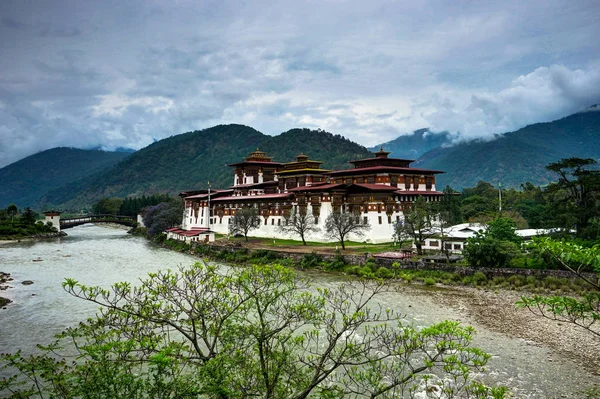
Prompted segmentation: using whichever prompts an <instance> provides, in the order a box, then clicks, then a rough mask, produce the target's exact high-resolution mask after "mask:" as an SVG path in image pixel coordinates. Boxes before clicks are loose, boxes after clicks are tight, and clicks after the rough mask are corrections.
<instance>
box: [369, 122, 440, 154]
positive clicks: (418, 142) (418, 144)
mask: <svg viewBox="0 0 600 399" xmlns="http://www.w3.org/2000/svg"><path fill="white" fill-rule="evenodd" d="M445 144H450V137H449V134H448V133H447V132H442V133H434V132H431V131H429V129H419V130H415V131H414V132H413V133H412V134H408V135H405V136H399V137H398V138H396V139H394V140H392V141H388V142H387V143H382V144H378V145H376V146H374V147H371V148H369V149H370V150H371V151H378V150H379V149H380V148H382V147H383V149H384V150H386V151H389V152H391V154H390V157H394V158H403V159H417V158H419V157H420V156H421V155H423V154H425V153H426V152H429V151H431V150H433V149H435V148H438V147H441V146H443V145H445Z"/></svg>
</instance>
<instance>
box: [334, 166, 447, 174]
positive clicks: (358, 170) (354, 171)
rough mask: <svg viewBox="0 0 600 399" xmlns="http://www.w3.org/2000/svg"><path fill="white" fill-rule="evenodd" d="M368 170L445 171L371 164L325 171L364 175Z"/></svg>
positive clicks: (426, 172) (430, 172)
mask: <svg viewBox="0 0 600 399" xmlns="http://www.w3.org/2000/svg"><path fill="white" fill-rule="evenodd" d="M367 172H381V173H384V172H404V173H413V174H414V173H424V174H437V173H444V172H443V171H441V170H430V169H421V168H401V167H399V166H369V167H368V168H354V169H343V170H334V171H333V172H329V173H325V174H326V175H362V174H365V173H367Z"/></svg>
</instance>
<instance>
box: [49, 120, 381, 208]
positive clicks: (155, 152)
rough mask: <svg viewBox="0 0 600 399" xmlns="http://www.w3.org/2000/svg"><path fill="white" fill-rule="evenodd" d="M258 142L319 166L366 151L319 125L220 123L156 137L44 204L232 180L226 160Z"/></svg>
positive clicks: (84, 203)
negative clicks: (273, 132) (273, 128)
mask: <svg viewBox="0 0 600 399" xmlns="http://www.w3.org/2000/svg"><path fill="white" fill-rule="evenodd" d="M257 147H258V148H260V149H261V150H263V151H266V152H267V154H268V155H269V156H273V157H274V160H275V161H278V162H289V161H292V160H294V157H295V156H296V155H298V154H299V153H301V152H303V153H305V154H307V155H309V156H310V157H311V158H313V159H317V160H322V161H324V162H325V165H324V167H328V168H347V167H348V164H347V162H348V161H349V160H351V159H355V158H362V157H365V156H369V154H370V153H369V151H368V150H367V149H366V148H365V147H362V146H360V145H358V144H356V143H353V142H351V141H349V140H348V139H346V138H344V137H342V136H339V135H332V134H331V133H327V132H323V131H314V130H309V129H292V130H290V131H288V132H285V133H282V134H281V135H279V136H274V137H273V136H267V135H265V134H262V133H260V132H258V131H257V130H255V129H252V128H250V127H247V126H242V125H220V126H215V127H212V128H209V129H205V130H201V131H194V132H189V133H184V134H180V135H177V136H172V137H169V138H167V139H164V140H161V141H158V142H156V143H154V144H152V145H150V146H148V147H146V148H143V149H141V150H139V151H137V152H136V153H134V154H132V155H130V157H129V158H127V159H126V160H124V161H123V162H121V163H119V164H118V165H116V166H115V167H114V168H112V169H108V170H105V171H103V172H100V173H98V174H97V175H94V176H92V177H90V178H88V179H85V180H82V181H78V182H75V183H73V184H70V185H67V186H65V187H61V188H60V189H58V190H53V191H50V192H49V193H48V195H46V196H45V197H44V199H43V202H44V203H45V204H53V205H55V206H57V207H60V208H61V209H80V208H84V207H88V206H89V205H90V204H92V203H94V202H96V201H97V200H99V199H100V198H104V197H112V196H117V197H127V196H141V195H144V194H146V195H148V194H154V193H171V194H177V193H179V192H181V191H184V190H193V189H200V188H206V187H207V183H208V181H210V182H211V186H212V187H213V188H225V187H229V186H230V185H231V184H233V171H232V169H231V168H230V167H228V166H227V164H229V163H233V162H237V161H241V160H242V159H243V158H244V157H246V156H247V155H248V154H249V152H250V151H252V150H255V149H256V148H257Z"/></svg>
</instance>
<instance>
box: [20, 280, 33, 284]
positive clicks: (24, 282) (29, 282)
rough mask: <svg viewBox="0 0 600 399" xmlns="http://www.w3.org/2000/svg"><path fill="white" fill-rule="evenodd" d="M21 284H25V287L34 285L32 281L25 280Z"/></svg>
mask: <svg viewBox="0 0 600 399" xmlns="http://www.w3.org/2000/svg"><path fill="white" fill-rule="evenodd" d="M21 284H23V285H31V284H33V281H31V280H25V281H23V282H22V283H21Z"/></svg>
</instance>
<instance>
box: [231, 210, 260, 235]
mask: <svg viewBox="0 0 600 399" xmlns="http://www.w3.org/2000/svg"><path fill="white" fill-rule="evenodd" d="M259 227H260V216H258V211H257V210H256V208H241V209H238V210H237V211H236V212H235V215H234V216H233V217H232V218H231V223H230V224H229V234H232V235H235V234H243V235H244V238H245V239H246V241H248V233H249V232H250V231H251V230H255V229H258V228H259Z"/></svg>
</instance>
